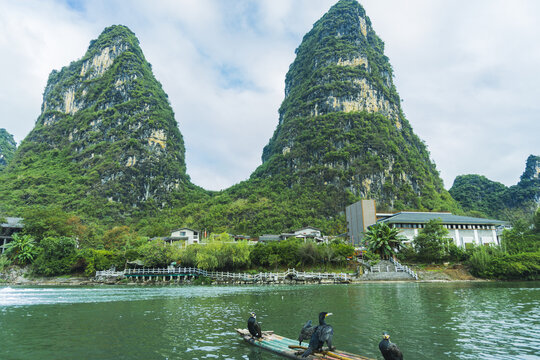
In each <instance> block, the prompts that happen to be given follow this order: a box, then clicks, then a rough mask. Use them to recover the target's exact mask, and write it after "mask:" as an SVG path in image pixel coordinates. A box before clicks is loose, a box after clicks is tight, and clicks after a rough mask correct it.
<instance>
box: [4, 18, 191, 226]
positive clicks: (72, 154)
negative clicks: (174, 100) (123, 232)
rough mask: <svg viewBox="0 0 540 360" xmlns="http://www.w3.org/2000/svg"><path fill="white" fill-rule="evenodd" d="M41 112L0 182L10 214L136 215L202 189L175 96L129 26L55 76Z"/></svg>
mask: <svg viewBox="0 0 540 360" xmlns="http://www.w3.org/2000/svg"><path fill="white" fill-rule="evenodd" d="M41 110H42V111H41V115H40V116H39V118H38V119H37V122H36V126H35V127H34V129H33V130H32V131H31V132H30V134H29V135H28V136H27V137H26V138H25V139H24V140H23V141H22V143H21V145H20V147H19V149H18V151H17V153H16V155H15V158H14V159H13V164H12V166H11V167H10V169H9V171H4V172H3V174H2V177H1V178H0V204H3V206H4V207H6V208H7V209H4V210H5V211H8V210H12V209H16V208H20V207H27V206H37V205H50V204H56V205H60V206H61V207H62V208H64V209H68V210H76V211H77V212H81V213H84V214H86V215H90V216H92V217H96V218H100V219H103V218H107V217H118V216H120V215H122V216H125V215H127V216H129V214H131V213H133V212H134V211H135V212H136V211H137V210H140V209H142V208H146V209H148V208H161V207H164V206H170V205H171V204H172V203H175V200H177V199H182V198H184V197H186V196H187V195H188V194H189V193H191V192H192V191H193V190H194V189H195V187H194V186H193V185H191V183H190V180H189V177H188V176H187V174H186V166H185V160H184V158H185V149H184V143H183V139H182V135H181V134H180V131H179V130H178V126H177V123H176V121H175V119H174V114H173V111H172V109H171V106H170V104H169V101H168V99H167V95H166V94H165V92H164V91H163V89H162V88H161V84H160V83H159V82H158V81H157V80H156V79H155V78H154V75H153V74H152V69H151V66H150V64H149V63H148V62H147V61H146V60H145V58H144V55H143V53H142V51H141V48H140V47H139V42H138V40H137V38H136V37H135V35H134V34H133V33H132V32H131V31H130V30H129V29H128V28H127V27H125V26H111V27H108V28H106V29H105V30H104V31H103V33H102V34H101V35H100V36H99V37H98V39H96V40H93V41H91V42H90V46H89V48H88V51H87V52H86V54H85V55H84V56H83V57H82V59H80V60H77V61H74V62H72V63H71V64H70V65H69V66H66V67H64V68H62V69H61V70H60V71H55V70H54V71H52V72H51V74H50V75H49V79H48V81H47V86H46V87H45V91H44V94H43V104H42V108H41ZM0 210H1V209H0Z"/></svg>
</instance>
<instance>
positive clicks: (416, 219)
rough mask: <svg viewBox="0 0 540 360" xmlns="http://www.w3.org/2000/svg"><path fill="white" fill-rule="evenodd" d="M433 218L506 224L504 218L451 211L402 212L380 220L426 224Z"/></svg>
mask: <svg viewBox="0 0 540 360" xmlns="http://www.w3.org/2000/svg"><path fill="white" fill-rule="evenodd" d="M433 219H441V221H442V223H443V224H466V225H469V224H470V225H504V224H506V223H507V222H506V221H502V220H493V219H482V218H476V217H470V216H459V215H452V214H451V213H436V212H400V213H397V214H395V215H393V216H390V217H388V218H386V219H383V220H381V221H380V222H386V223H389V224H396V223H399V224H425V223H427V222H428V221H430V220H433Z"/></svg>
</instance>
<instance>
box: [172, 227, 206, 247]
mask: <svg viewBox="0 0 540 360" xmlns="http://www.w3.org/2000/svg"><path fill="white" fill-rule="evenodd" d="M199 235H200V234H199V231H197V230H193V229H190V228H187V227H184V228H181V229H178V230H174V231H173V232H172V233H171V236H169V237H166V238H165V239H164V240H165V242H168V243H170V244H174V243H176V244H178V245H184V244H185V246H188V245H193V244H198V243H199V242H200V236H199Z"/></svg>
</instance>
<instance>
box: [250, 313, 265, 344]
mask: <svg viewBox="0 0 540 360" xmlns="http://www.w3.org/2000/svg"><path fill="white" fill-rule="evenodd" d="M256 318H257V316H256V315H255V313H253V312H252V313H251V314H250V316H249V319H248V322H247V326H248V330H249V333H250V334H251V336H253V337H256V338H257V339H259V338H260V337H262V332H261V325H259V323H258V322H257V320H256Z"/></svg>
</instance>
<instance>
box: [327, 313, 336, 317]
mask: <svg viewBox="0 0 540 360" xmlns="http://www.w3.org/2000/svg"><path fill="white" fill-rule="evenodd" d="M330 315H334V314H332V313H328V314H326V315H325V317H326V316H330Z"/></svg>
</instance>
